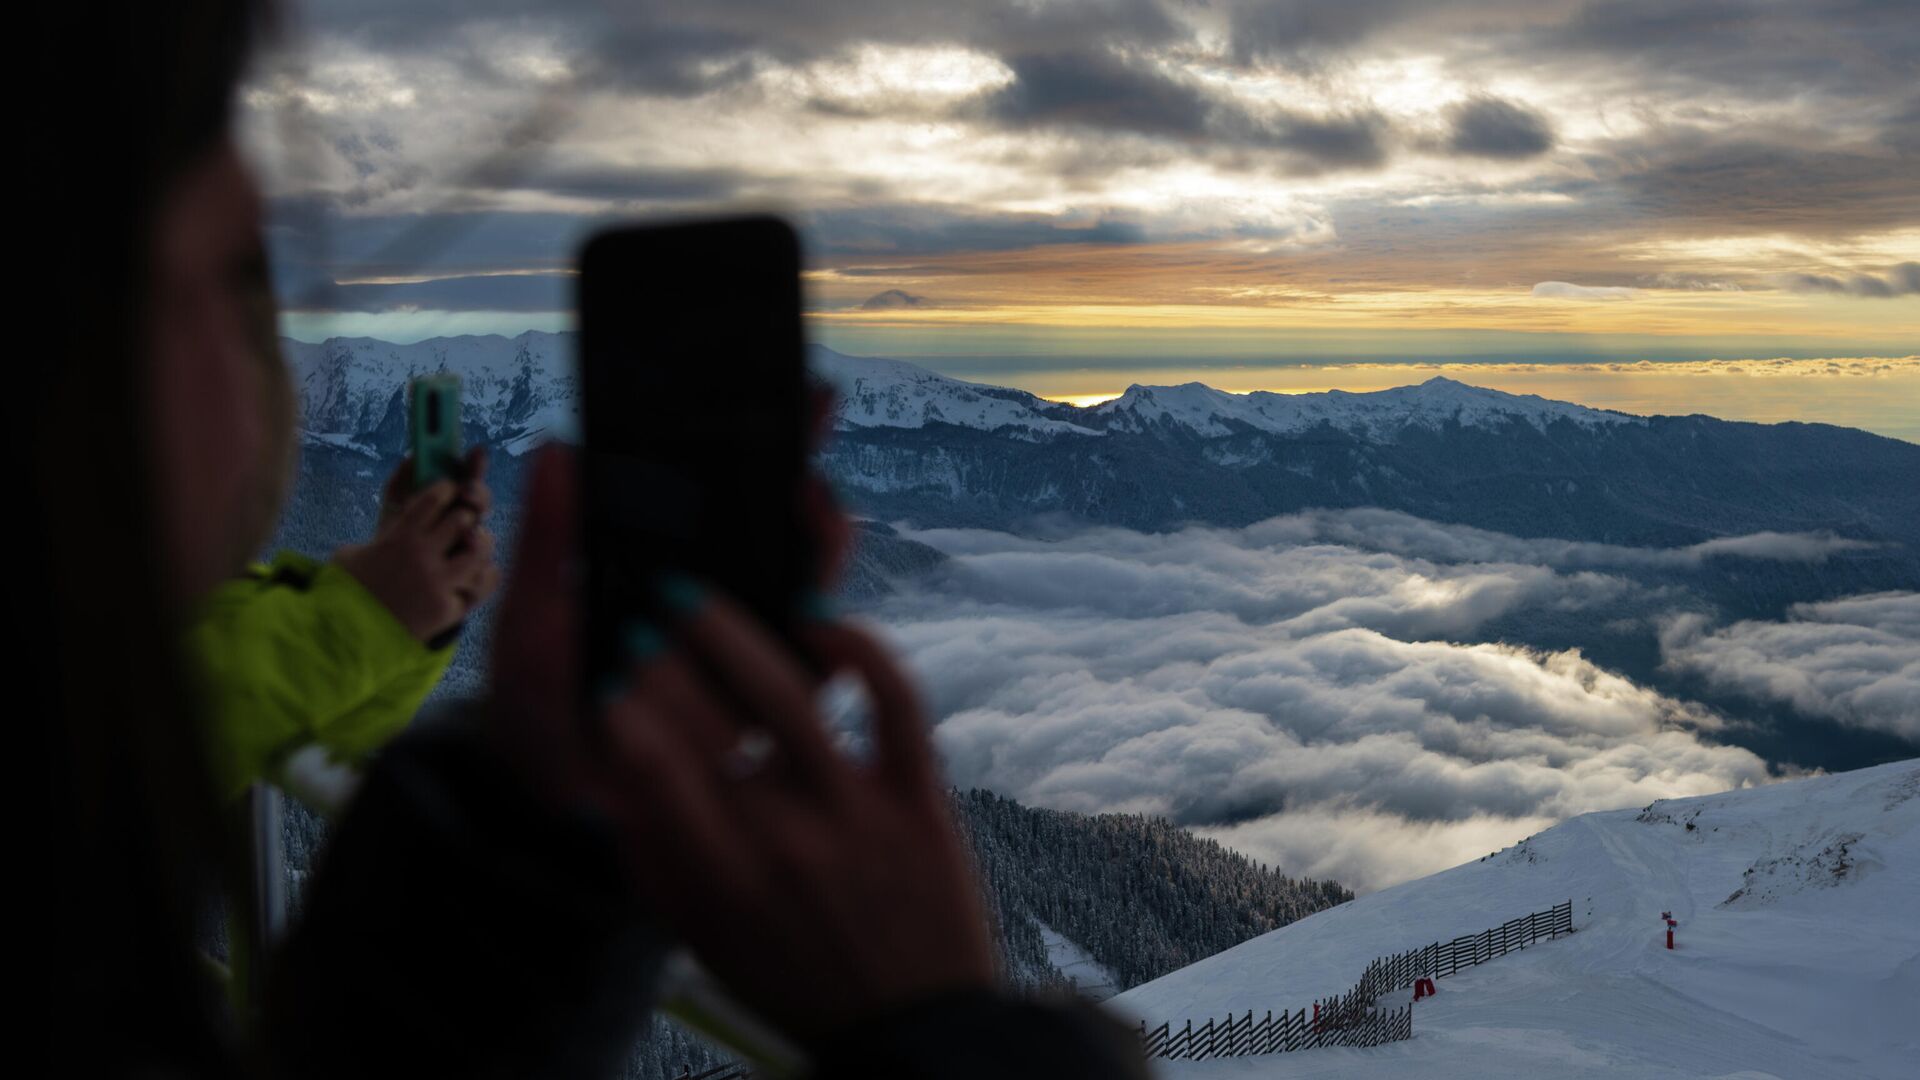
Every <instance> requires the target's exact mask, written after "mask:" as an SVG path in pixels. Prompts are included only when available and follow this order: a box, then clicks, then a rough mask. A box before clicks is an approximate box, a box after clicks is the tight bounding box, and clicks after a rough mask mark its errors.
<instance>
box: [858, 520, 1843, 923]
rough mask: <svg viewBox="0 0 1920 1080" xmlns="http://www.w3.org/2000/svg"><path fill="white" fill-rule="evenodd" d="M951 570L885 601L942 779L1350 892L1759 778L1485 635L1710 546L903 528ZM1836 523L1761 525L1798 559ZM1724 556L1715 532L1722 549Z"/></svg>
mask: <svg viewBox="0 0 1920 1080" xmlns="http://www.w3.org/2000/svg"><path fill="white" fill-rule="evenodd" d="M913 535H914V536H915V537H916V538H917V539H920V540H922V541H925V542H928V543H932V544H934V545H935V546H937V547H940V548H942V549H943V550H946V551H947V552H949V553H950V554H952V555H953V556H954V558H953V560H952V563H951V565H950V567H949V568H948V570H947V572H946V573H944V574H943V575H941V576H940V577H938V578H936V579H934V580H932V581H931V582H928V583H926V584H925V585H924V586H922V587H917V588H915V589H913V590H912V591H909V592H906V593H903V594H901V595H898V596H895V597H893V598H891V599H889V600H887V601H885V602H883V603H882V604H881V605H880V606H879V607H878V608H877V609H876V610H875V611H874V612H873V613H872V614H873V615H874V617H875V618H876V619H877V621H878V622H879V623H880V624H881V625H882V626H883V627H884V628H885V629H886V632H887V633H888V634H889V635H890V636H891V637H892V638H893V639H894V641H895V642H897V644H898V645H899V646H900V647H901V648H902V649H903V650H904V652H905V654H906V656H907V657H908V659H909V663H910V664H911V666H912V667H913V668H914V669H915V670H916V671H917V672H918V673H919V674H920V675H921V677H922V679H923V680H924V683H925V685H926V686H927V688H928V692H929V695H930V698H931V701H932V705H933V707H934V709H935V710H936V713H937V715H938V717H939V728H938V741H939V745H940V747H941V749H942V750H943V752H944V753H945V755H946V759H947V763H948V768H949V770H950V774H951V779H952V780H953V781H954V782H955V783H957V784H961V785H982V786H988V787H992V788H995V789H997V790H999V791H1002V792H1004V793H1006V794H1009V795H1011V796H1013V797H1015V798H1019V799H1022V800H1025V801H1031V802H1036V803H1039V804H1042V805H1048V806H1054V807H1060V808H1067V809H1075V810H1083V811H1106V810H1118V811H1144V812H1151V813H1156V814H1165V815H1168V816H1170V817H1173V818H1174V819H1176V820H1178V821H1181V822H1184V823H1186V824H1189V825H1193V826H1197V827H1202V828H1205V829H1210V830H1213V831H1216V832H1217V833H1218V835H1220V836H1221V837H1222V838H1223V839H1225V840H1227V841H1228V842H1231V843H1233V844H1235V845H1236V846H1238V847H1241V848H1242V849H1244V850H1247V851H1249V852H1250V853H1253V854H1255V855H1257V856H1258V857H1261V858H1264V859H1268V860H1270V861H1273V862H1276V863H1278V864H1279V865H1281V866H1284V867H1285V868H1287V869H1288V870H1289V871H1290V872H1297V873H1312V874H1316V875H1331V876H1334V877H1336V878H1338V879H1340V880H1341V881H1343V882H1346V883H1348V884H1351V885H1353V886H1355V887H1358V888H1362V889H1370V888H1377V887H1380V886H1383V885H1386V884H1390V883H1393V882H1396V881H1400V880H1405V879H1407V878H1411V877H1415V876H1419V875H1421V874H1425V873H1429V872H1431V871H1434V870H1438V869H1441V868H1443V867H1445V866H1449V865H1453V864H1455V863H1458V862H1460V861H1463V860H1465V859H1468V858H1471V857H1475V856H1478V855H1482V854H1485V853H1486V852H1487V851H1488V850H1491V849H1492V848H1494V847H1498V846H1500V845H1502V844H1505V843H1510V842H1512V841H1514V840H1517V839H1519V838H1520V837H1522V836H1524V835H1527V834H1528V833H1530V832H1532V831H1535V830H1537V829H1538V828H1540V827H1542V826H1543V825H1545V824H1547V823H1549V822H1552V821H1555V820H1559V819H1561V818H1564V817H1566V816H1568V815H1571V814H1577V813H1581V812H1585V811H1588V810H1596V809H1603V808H1610V807H1619V806H1626V805H1633V804H1639V803H1645V802H1648V801H1651V800H1652V799H1655V798H1661V797H1667V796H1675V795H1682V794H1696V793H1702V792H1708V791H1714V790H1721V789H1725V788H1727V787H1732V786H1738V785H1740V784H1745V783H1755V782H1761V781H1763V780H1764V779H1765V778H1766V775H1767V770H1766V767H1765V765H1764V764H1763V763H1762V762H1761V760H1760V759H1759V758H1758V757H1756V756H1755V755H1753V754H1752V753H1750V752H1748V751H1746V750H1743V749H1739V748H1735V747H1730V746H1722V745H1715V744H1714V743H1713V742H1711V741H1710V738H1709V737H1708V733H1710V732H1712V731H1713V730H1714V729H1716V728H1717V727H1718V726H1719V724H1720V721H1719V720H1718V719H1717V718H1716V717H1715V716H1714V715H1712V714H1710V713H1709V712H1707V711H1706V710H1704V709H1701V708H1700V707H1698V706H1696V705H1693V704H1691V703H1688V702H1685V701H1680V700H1676V699H1673V698H1670V697H1667V696H1664V695H1662V694H1660V693H1658V692H1655V691H1653V690H1651V689H1648V688H1646V687H1643V686H1639V685H1636V684H1634V683H1633V682H1631V681H1629V680H1627V679H1625V678H1622V677H1620V676H1618V675H1616V674H1613V673H1610V672H1608V671H1606V670H1603V669H1601V668H1599V667H1597V666H1596V665H1594V664H1593V663H1591V662H1590V661H1589V660H1587V659H1586V658H1584V657H1582V656H1581V655H1580V654H1579V653H1577V652H1572V651H1567V652H1543V651H1538V650H1532V649H1527V648H1522V647H1516V646H1512V645H1506V644H1499V643H1488V642H1484V641H1481V642H1474V640H1473V639H1474V636H1475V634H1476V631H1478V630H1479V629H1480V628H1482V627H1483V626H1485V625H1486V624H1487V623H1488V622H1490V621H1491V620H1494V619H1498V618H1502V617H1503V616H1510V615H1513V614H1515V613H1522V612H1528V611H1545V612H1557V613H1561V614H1563V615H1569V616H1573V617H1588V618H1603V617H1606V615H1607V613H1609V612H1613V611H1617V610H1618V609H1619V607H1620V605H1622V604H1623V603H1627V602H1640V601H1648V600H1651V599H1655V598H1654V597H1650V596H1647V595H1642V594H1639V593H1637V592H1636V590H1639V589H1640V586H1637V585H1635V584H1634V583H1633V582H1632V581H1631V580H1629V579H1628V577H1627V576H1626V575H1625V574H1624V573H1620V572H1610V571H1629V570H1632V569H1634V568H1639V567H1645V566H1649V565H1658V566H1673V565H1685V564H1688V563H1690V562H1697V561H1698V560H1700V559H1703V558H1708V557H1713V554H1714V553H1711V552H1704V551H1700V550H1695V549H1684V550H1677V551H1652V550H1647V549H1633V548H1618V547H1611V546H1608V545H1592V544H1567V543H1561V542H1555V541H1537V540H1525V539H1519V538H1515V537H1507V536H1502V535H1500V534H1497V533H1488V532H1484V531H1482V530H1473V529H1464V528H1456V527H1451V526H1442V525H1437V524H1434V523H1432V522H1425V521H1421V520H1420V519H1417V518H1410V517H1407V516H1406V515H1400V514H1391V513H1386V512H1381V511H1354V512H1345V513H1320V514H1307V515H1297V516H1290V517H1282V518H1276V519H1273V520H1271V521H1268V522H1263V523H1260V524H1258V525H1254V526H1251V527H1249V528H1246V529H1232V530H1226V529H1189V530H1185V531H1182V532H1177V533H1172V534H1153V535H1149V534H1141V533H1134V532H1130V531H1127V530H1120V529H1098V530H1091V531H1087V532H1081V533H1076V534H1073V535H1070V536H1064V537H1059V538H1054V539H1049V540H1034V539H1021V538H1016V537H1011V536H1007V535H1005V534H999V533H990V532H982V531H972V530H935V531H929V532H923V533H916V534H913ZM1844 543H1845V542H1844V541H1835V540H1833V539H1831V538H1821V537H1803V538H1797V539H1794V538H1779V537H1775V538H1760V539H1755V540H1754V541H1752V542H1751V543H1748V544H1743V545H1736V547H1737V548H1738V550H1739V553H1740V555H1741V556H1742V557H1757V558H1789V559H1799V558H1806V557H1819V555H1818V554H1817V552H1818V551H1821V550H1840V547H1838V546H1835V545H1843V544H1844ZM1723 554H1724V553H1723Z"/></svg>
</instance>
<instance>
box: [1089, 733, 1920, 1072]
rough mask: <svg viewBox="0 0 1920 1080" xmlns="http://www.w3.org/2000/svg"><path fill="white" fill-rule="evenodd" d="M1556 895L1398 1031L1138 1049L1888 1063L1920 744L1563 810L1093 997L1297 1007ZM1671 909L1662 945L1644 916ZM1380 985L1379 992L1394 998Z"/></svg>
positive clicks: (1907, 1027)
mask: <svg viewBox="0 0 1920 1080" xmlns="http://www.w3.org/2000/svg"><path fill="white" fill-rule="evenodd" d="M1569 898H1571V899H1572V900H1573V903H1574V925H1575V927H1576V928H1577V932H1576V933H1575V934H1574V935H1573V936H1571V937H1563V938H1560V939H1558V940H1556V941H1551V942H1544V941H1543V942H1540V943H1538V944H1536V945H1534V946H1532V947H1530V948H1527V949H1525V950H1523V951H1521V952H1518V953H1512V954H1509V955H1507V956H1504V957H1500V958H1498V959H1495V960H1493V961H1491V962H1489V963H1486V964H1483V965H1481V966H1479V967H1474V968H1469V969H1466V970H1464V971H1462V972H1460V973H1459V974H1457V975H1454V976H1452V977H1449V978H1445V979H1441V980H1439V990H1440V993H1439V996H1438V997H1436V998H1434V999H1431V1000H1429V1001H1423V1002H1420V1003H1419V1004H1417V1005H1416V1006H1415V1007H1414V1032H1415V1034H1414V1037H1413V1039H1411V1040H1410V1041H1406V1042H1400V1043H1394V1044H1390V1045H1387V1046H1382V1047H1376V1048H1373V1049H1367V1050H1315V1051H1305V1052H1300V1053H1295V1054H1286V1055H1279V1056H1268V1057H1246V1058H1227V1059H1220V1060H1210V1061H1198V1062H1187V1061H1167V1062H1160V1063H1159V1064H1160V1066H1161V1073H1162V1075H1164V1076H1168V1077H1209V1078H1214V1077H1217V1078H1229V1077H1232V1078H1239V1077H1267V1076H1289V1077H1328V1078H1331V1077H1348V1076H1352V1077H1362V1076H1365V1077H1376V1076H1403V1075H1404V1076H1423V1077H1435V1078H1442V1080H1445V1078H1455V1077H1459V1078H1469V1077H1471V1078H1482V1077H1528V1078H1532V1077H1542V1076H1552V1077H1555V1078H1557V1080H1577V1078H1582V1077H1609V1078H1611V1077H1620V1076H1632V1077H1743V1078H1754V1080H1757V1078H1762V1077H1791V1078H1822V1077H1834V1078H1840V1077H1847V1078H1860V1077H1889V1078H1891V1077H1903V1078H1904V1077H1912V1076H1914V1075H1915V1062H1916V1061H1920V1023H1916V1020H1920V1005H1916V1002H1920V917H1916V916H1917V915H1920V760H1914V761H1904V762H1896V763H1893V764H1890V765H1882V766H1879V767H1876V768H1872V769H1862V770H1860V771H1857V772H1850V773H1841V774H1838V775H1833V776H1822V777H1815V778H1809V779H1803V780H1795V781H1790V782H1786V783H1780V784H1774V785H1770V786H1766V787H1761V788H1754V789H1748V790H1742V791H1730V792H1726V793H1723V794H1719V795H1706V796H1699V797H1695V798H1689V799H1671V800H1662V801H1660V802H1656V803H1654V804H1652V805H1651V806H1648V807H1646V808H1644V809H1628V810H1618V811H1612V812H1608V813H1598V814H1587V815H1584V816H1582V817H1577V818H1573V819H1572V820H1569V821H1567V822H1564V823H1562V824H1560V825H1558V826H1555V827H1554V828H1552V829H1548V830H1547V831H1545V832H1542V833H1540V834H1538V835H1536V836H1533V837H1530V838H1529V839H1527V840H1525V841H1522V842H1521V843H1519V844H1517V845H1515V846H1513V847H1510V848H1507V849H1506V850H1504V851H1500V852H1497V853H1495V854H1493V855H1491V856H1488V857H1487V858H1484V859H1482V860H1480V861H1478V862H1473V863H1468V864H1466V865H1464V866H1460V867H1456V868H1454V869H1452V870H1448V871H1445V872H1443V873H1440V874H1436V875H1434V876H1432V877H1428V878H1423V879H1420V880H1417V881H1412V882H1408V883H1406V884H1404V885H1399V886H1396V887H1394V888H1391V889H1385V890H1382V891H1381V892H1377V893H1373V894H1370V895H1367V896H1363V897H1360V898H1359V899H1357V900H1354V901H1352V902H1350V903H1347V904H1342V905H1341V906H1339V907H1336V908H1332V909H1330V910H1327V911H1323V912H1320V913H1319V914H1316V915H1312V916H1309V917H1308V918H1305V919H1302V920H1300V921H1299V922H1296V923H1293V924H1291V925H1288V926H1285V927H1282V928H1281V929H1278V930H1275V931H1273V932H1271V933H1268V934H1265V935H1262V936H1261V937H1258V938H1255V939H1253V940H1251V941H1248V942H1246V943H1244V944H1242V945H1239V946H1237V947H1235V948H1232V949H1228V950H1227V951H1225V952H1222V953H1219V954H1217V955H1215V956H1212V957H1210V958H1208V959H1206V960H1202V961H1200V962H1199V963H1196V964H1193V965H1191V966H1189V967H1185V968H1182V969H1180V970H1178V971H1175V972H1173V973H1172V974H1169V975H1166V976H1163V977H1161V978H1159V979H1156V980H1154V981H1152V982H1149V983H1146V984H1144V985H1141V986H1138V987H1135V988H1133V989H1132V990H1129V991H1127V992H1126V993H1124V994H1121V995H1119V996H1118V997H1116V998H1114V999H1113V1000H1112V1004H1113V1005H1114V1006H1116V1007H1118V1008H1120V1009H1122V1010H1125V1011H1126V1012H1128V1013H1130V1014H1131V1015H1134V1016H1137V1017H1141V1018H1149V1019H1150V1020H1151V1022H1152V1023H1155V1024H1157V1023H1158V1022H1160V1021H1161V1020H1168V1019H1172V1020H1175V1021H1176V1024H1175V1026H1178V1022H1179V1021H1181V1020H1184V1019H1186V1018H1189V1017H1191V1018H1193V1019H1194V1020H1195V1021H1196V1024H1197V1023H1198V1022H1199V1021H1202V1020H1204V1019H1205V1018H1207V1017H1210V1016H1211V1017H1215V1018H1219V1017H1222V1016H1224V1015H1226V1014H1227V1013H1229V1012H1231V1013H1236V1014H1241V1013H1245V1012H1246V1011H1247V1010H1248V1009H1252V1010H1253V1012H1254V1015H1255V1017H1256V1018H1257V1017H1259V1016H1260V1015H1261V1014H1262V1013H1263V1012H1264V1011H1265V1010H1267V1009H1269V1008H1271V1009H1273V1010H1274V1011H1275V1012H1278V1011H1279V1010H1280V1009H1281V1008H1282V1007H1286V1008H1299V1007H1301V1006H1302V1005H1304V1004H1306V1003H1308V1002H1310V1001H1312V1000H1313V999H1314V998H1315V997H1317V996H1323V995H1327V994H1331V993H1334V992H1338V991H1342V990H1344V989H1345V988H1346V987H1348V986H1350V985H1351V984H1352V983H1353V981H1354V979H1355V978H1357V977H1358V976H1359V974H1360V972H1361V970H1362V969H1364V968H1365V967H1366V965H1367V963H1368V962H1369V961H1371V960H1372V959H1374V958H1375V957H1376V956H1380V955H1384V954H1391V953H1396V952H1399V951H1402V950H1405V949H1408V948H1412V947H1416V946H1421V945H1425V944H1427V943H1429V942H1432V941H1436V940H1438V941H1446V940H1450V939H1451V938H1453V937H1455V936H1457V935H1461V934H1467V933H1477V932H1479V931H1480V930H1483V929H1485V928H1487V927H1489V926H1497V925H1499V924H1500V923H1502V922H1504V921H1506V920H1507V919H1509V918H1513V917H1516V916H1520V915H1525V914H1527V913H1529V912H1533V911H1539V910H1544V909H1546V908H1547V907H1550V906H1552V905H1553V904H1555V903H1558V902H1559V901H1562V900H1566V899H1569ZM1664 911H1671V912H1672V913H1673V914H1674V917H1675V918H1676V919H1678V920H1679V924H1680V925H1679V930H1678V933H1677V948H1676V949H1675V950H1674V951H1672V952H1669V951H1667V950H1666V949H1665V948H1664V945H1663V939H1662V935H1663V932H1664V924H1663V923H1662V921H1661V919H1660V914H1661V913H1662V912H1664ZM1404 996H1405V993H1404V992H1403V993H1402V994H1401V995H1400V996H1399V997H1396V998H1395V999H1394V1001H1393V1002H1391V1004H1395V1005H1398V1004H1399V1003H1400V1000H1399V998H1400V997H1404Z"/></svg>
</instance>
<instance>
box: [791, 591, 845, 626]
mask: <svg viewBox="0 0 1920 1080" xmlns="http://www.w3.org/2000/svg"><path fill="white" fill-rule="evenodd" d="M800 614H802V615H804V616H806V617H807V618H809V619H811V620H813V621H814V622H832V621H834V620H835V619H838V618H839V617H840V603H839V601H837V600H835V599H834V598H833V597H831V596H828V595H827V594H826V593H823V592H810V593H808V594H806V595H805V596H803V597H801V598H800Z"/></svg>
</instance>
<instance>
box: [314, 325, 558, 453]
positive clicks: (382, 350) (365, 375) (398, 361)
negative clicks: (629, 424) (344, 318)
mask: <svg viewBox="0 0 1920 1080" xmlns="http://www.w3.org/2000/svg"><path fill="white" fill-rule="evenodd" d="M572 338H573V335H571V334H546V333H540V332H537V331H528V332H527V333H524V334H521V335H519V336H517V337H511V338H509V337H501V336H500V335H498V334H488V335H484V336H475V335H466V336H462V337H446V338H431V339H428V340H426V341H420V342H415V343H413V344H411V345H395V344H393V343H391V342H386V341H376V340H374V339H373V338H330V339H328V340H326V341H323V342H320V343H318V344H308V343H305V342H299V341H292V340H289V339H285V338H283V339H281V347H282V349H283V350H284V352H285V354H286V357H287V361H288V363H289V364H290V365H291V366H292V368H293V373H294V381H295V385H296V386H297V387H298V390H299V394H300V416H301V427H302V430H303V431H304V432H305V434H306V436H307V438H308V439H309V440H312V441H319V442H327V443H330V444H332V445H336V446H356V447H360V448H363V449H366V450H369V451H373V452H380V453H393V452H397V451H399V450H400V449H401V448H402V447H403V446H404V445H405V439H406V425H407V415H406V399H405V393H406V384H407V380H408V379H410V378H412V377H413V376H415V375H424V374H428V373H432V372H439V371H450V372H453V373H454V374H457V375H459V376H460V381H461V397H460V403H461V419H462V420H463V421H464V422H465V423H466V424H467V426H468V427H469V428H470V429H471V434H472V435H473V436H474V437H476V438H483V439H484V441H486V442H489V443H493V444H495V445H496V446H497V447H498V448H499V449H501V450H504V451H506V452H508V453H517V452H519V451H521V450H523V449H525V448H526V447H528V446H530V445H532V443H533V442H535V441H537V439H538V438H540V437H541V436H543V435H560V436H565V435H566V434H568V433H570V432H572V431H574V430H575V429H576V426H577V424H578V398H579V389H578V385H577V381H576V379H575V376H574V370H573V341H572Z"/></svg>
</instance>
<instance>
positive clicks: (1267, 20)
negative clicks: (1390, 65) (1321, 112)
mask: <svg viewBox="0 0 1920 1080" xmlns="http://www.w3.org/2000/svg"><path fill="white" fill-rule="evenodd" d="M1419 7H1420V5H1419V4H1418V3H1416V2H1415V0H1340V2H1337V3H1323V2H1318V0H1240V2H1239V3H1236V4H1234V5H1233V7H1232V8H1231V9H1230V11H1231V14H1230V15H1229V17H1228V29H1229V33H1230V34H1231V37H1232V43H1233V52H1234V55H1235V56H1236V57H1238V58H1239V59H1240V60H1242V61H1243V62H1250V61H1259V60H1265V59H1281V60H1297V59H1298V58H1299V57H1300V56H1301V55H1302V54H1304V53H1312V52H1315V51H1321V50H1328V49H1333V48H1338V47H1342V46H1348V45H1352V44H1354V43H1356V42H1358V41H1360V40H1361V39H1363V38H1365V37H1367V36H1368V35H1369V34H1370V33H1372V32H1373V31H1374V30H1376V29H1379V28H1381V27H1383V26H1385V25H1388V24H1391V23H1394V22H1397V21H1399V20H1400V19H1401V18H1402V17H1403V16H1404V15H1406V14H1407V13H1408V12H1409V11H1416V10H1418V9H1419Z"/></svg>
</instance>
